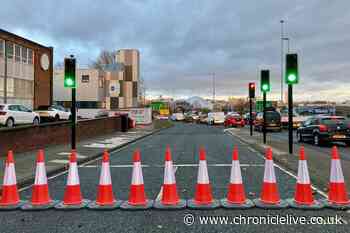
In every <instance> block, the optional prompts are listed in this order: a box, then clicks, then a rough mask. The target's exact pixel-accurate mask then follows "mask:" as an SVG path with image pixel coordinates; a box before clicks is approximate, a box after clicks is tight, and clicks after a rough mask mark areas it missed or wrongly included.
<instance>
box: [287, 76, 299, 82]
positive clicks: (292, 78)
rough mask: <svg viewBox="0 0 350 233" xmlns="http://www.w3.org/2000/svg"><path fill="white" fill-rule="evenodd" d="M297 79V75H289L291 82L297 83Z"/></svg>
mask: <svg viewBox="0 0 350 233" xmlns="http://www.w3.org/2000/svg"><path fill="white" fill-rule="evenodd" d="M296 79H297V76H296V75H295V74H289V75H288V81H289V82H295V80H296Z"/></svg>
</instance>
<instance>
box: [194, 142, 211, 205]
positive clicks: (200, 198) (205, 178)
mask: <svg viewBox="0 0 350 233" xmlns="http://www.w3.org/2000/svg"><path fill="white" fill-rule="evenodd" d="M199 159H200V160H199V168H198V176H197V185H196V193H195V198H194V200H195V202H197V203H199V204H210V203H212V201H213V195H212V190H211V185H210V182H209V175H208V167H207V161H206V156H205V151H204V149H203V148H201V149H200V155H199Z"/></svg>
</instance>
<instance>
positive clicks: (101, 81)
mask: <svg viewBox="0 0 350 233" xmlns="http://www.w3.org/2000/svg"><path fill="white" fill-rule="evenodd" d="M104 81H105V80H104V79H103V77H100V78H99V80H98V87H99V88H103V87H104Z"/></svg>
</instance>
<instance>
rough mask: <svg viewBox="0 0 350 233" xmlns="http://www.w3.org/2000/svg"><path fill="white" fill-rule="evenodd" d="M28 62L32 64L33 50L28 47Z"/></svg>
mask: <svg viewBox="0 0 350 233" xmlns="http://www.w3.org/2000/svg"><path fill="white" fill-rule="evenodd" d="M28 64H30V65H32V64H33V50H31V49H28Z"/></svg>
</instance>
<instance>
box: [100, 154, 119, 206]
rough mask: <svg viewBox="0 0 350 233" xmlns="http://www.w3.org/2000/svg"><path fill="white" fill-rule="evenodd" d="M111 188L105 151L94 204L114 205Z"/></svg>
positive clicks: (107, 158)
mask: <svg viewBox="0 0 350 233" xmlns="http://www.w3.org/2000/svg"><path fill="white" fill-rule="evenodd" d="M115 201H116V200H115V198H114V194H113V188H112V178H111V172H110V166H109V156H108V152H107V151H105V152H104V155H103V160H102V168H101V174H100V182H99V186H98V190H97V198H96V203H97V204H98V205H111V204H113V203H115Z"/></svg>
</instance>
